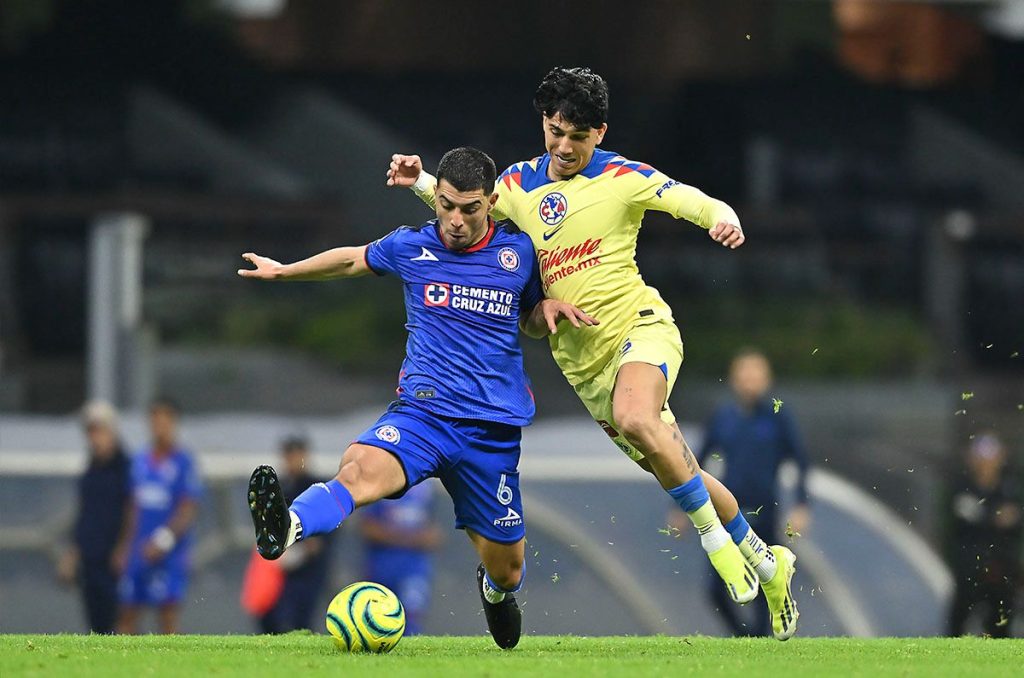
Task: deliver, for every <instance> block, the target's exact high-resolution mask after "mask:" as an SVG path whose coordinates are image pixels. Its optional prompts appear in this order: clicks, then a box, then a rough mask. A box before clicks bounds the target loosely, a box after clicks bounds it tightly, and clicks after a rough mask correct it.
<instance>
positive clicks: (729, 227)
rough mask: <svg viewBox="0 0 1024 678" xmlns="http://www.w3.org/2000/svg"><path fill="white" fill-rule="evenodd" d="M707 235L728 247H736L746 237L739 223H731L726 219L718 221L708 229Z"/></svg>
mask: <svg viewBox="0 0 1024 678" xmlns="http://www.w3.org/2000/svg"><path fill="white" fill-rule="evenodd" d="M708 235H710V236H711V239H712V240H714V241H715V242H720V243H722V245H723V246H725V247H728V248H730V249H736V248H737V247H739V246H740V245H742V244H743V242H744V241H745V240H746V239H747V238H746V236H744V235H743V229H742V228H740V225H739V224H731V223H729V222H728V221H719V222H718V224H716V225H715V227H714V228H712V229H711V230H710V231H708Z"/></svg>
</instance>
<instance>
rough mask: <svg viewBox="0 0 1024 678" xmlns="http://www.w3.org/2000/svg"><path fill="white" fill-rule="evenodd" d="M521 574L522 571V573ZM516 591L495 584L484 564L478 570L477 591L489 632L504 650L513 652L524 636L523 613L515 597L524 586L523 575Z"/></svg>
mask: <svg viewBox="0 0 1024 678" xmlns="http://www.w3.org/2000/svg"><path fill="white" fill-rule="evenodd" d="M520 572H521V571H520ZM516 579H517V583H516V586H515V587H514V589H506V588H504V587H502V586H501V585H499V584H497V583H495V581H494V580H493V579H491V577H490V576H489V575H488V573H487V571H486V570H485V569H484V566H483V563H481V564H480V565H479V566H477V568H476V589H477V591H478V592H479V593H480V603H481V604H482V605H483V607H484V617H485V618H486V619H487V630H488V631H490V632H491V638H493V639H494V642H495V643H496V644H497V646H498V647H500V648H501V649H503V650H511V649H512V648H514V647H515V646H516V645H518V644H519V638H520V637H521V636H522V634H523V613H522V611H521V610H520V609H519V603H517V602H516V597H515V595H514V593H515V591H518V590H519V588H520V587H521V586H522V574H521V573H520V575H519V576H518V577H516Z"/></svg>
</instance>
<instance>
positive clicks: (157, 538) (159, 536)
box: [151, 525, 178, 553]
mask: <svg viewBox="0 0 1024 678" xmlns="http://www.w3.org/2000/svg"><path fill="white" fill-rule="evenodd" d="M151 540H152V542H153V545H154V546H156V547H157V548H158V549H160V550H161V551H163V552H164V553H167V552H168V551H170V550H171V549H173V548H174V545H175V544H176V543H178V538H177V537H175V536H174V531H173V530H172V529H171V528H169V527H167V526H166V525H161V526H160V527H158V528H157V529H156V531H155V532H153V536H152V537H151Z"/></svg>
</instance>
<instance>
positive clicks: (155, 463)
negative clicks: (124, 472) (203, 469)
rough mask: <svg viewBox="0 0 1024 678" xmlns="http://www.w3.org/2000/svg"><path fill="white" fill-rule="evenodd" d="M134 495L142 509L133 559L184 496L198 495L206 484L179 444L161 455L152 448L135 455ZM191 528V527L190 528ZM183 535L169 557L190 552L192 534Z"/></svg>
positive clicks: (133, 549) (138, 509)
mask: <svg viewBox="0 0 1024 678" xmlns="http://www.w3.org/2000/svg"><path fill="white" fill-rule="evenodd" d="M131 483H132V488H131V489H132V497H133V500H134V503H135V508H136V510H137V511H138V515H137V521H138V522H137V523H136V526H135V534H134V538H133V540H132V554H131V555H132V559H133V560H136V559H139V558H140V557H141V549H142V545H143V544H144V543H146V541H147V540H149V538H150V537H152V536H153V532H155V531H156V529H157V528H159V527H160V526H162V525H166V524H167V523H168V521H169V520H170V519H171V516H173V515H174V512H175V511H176V510H177V509H178V506H179V505H180V504H181V502H182V501H183V500H186V499H198V498H199V497H200V496H201V495H202V491H203V490H202V484H201V482H200V480H199V474H198V473H197V471H196V465H195V462H194V461H193V460H192V455H191V454H189V453H188V452H187V451H186V450H184V449H182V448H180V447H176V448H174V449H173V450H171V453H170V454H168V455H167V456H163V457H158V456H156V455H155V454H154V453H153V451H152V450H151V449H147V450H144V451H142V452H140V453H139V454H137V455H135V457H134V458H133V459H132V470H131ZM190 532H191V531H190ZM190 532H189V533H186V534H184V535H182V536H181V538H180V539H179V540H178V543H177V544H176V545H175V547H174V549H173V550H172V551H171V553H169V554H168V560H171V561H174V560H177V559H179V558H183V557H186V556H187V555H188V549H189V545H190V543H191V534H190Z"/></svg>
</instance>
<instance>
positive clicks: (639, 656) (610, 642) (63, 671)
mask: <svg viewBox="0 0 1024 678" xmlns="http://www.w3.org/2000/svg"><path fill="white" fill-rule="evenodd" d="M1022 664H1024V641H1022V640H989V639H982V638H959V639H947V638H925V639H921V638H909V639H889V638H886V639H876V640H859V639H849V638H806V639H804V638H795V639H793V640H791V641H789V642H787V643H779V642H776V641H774V640H771V639H760V638H759V639H722V638H706V637H702V636H697V637H689V638H668V637H629V638H626V637H610V638H577V637H573V636H561V637H555V636H536V637H530V636H527V637H525V638H524V639H523V641H522V643H521V644H520V646H519V647H518V648H517V649H515V650H513V651H511V652H502V651H500V650H498V649H497V648H495V647H494V645H493V644H492V643H491V641H490V639H489V638H484V637H476V638H461V637H443V636H441V637H439V636H433V637H420V638H408V639H405V640H403V641H402V642H401V643H400V644H399V646H398V648H397V649H396V650H395V651H394V652H392V653H391V654H390V655H379V656H378V655H345V654H341V653H339V652H337V651H336V650H335V649H334V646H333V644H332V643H331V641H330V640H329V639H328V637H326V636H316V635H312V634H308V633H306V634H289V635H286V636H276V637H274V636H177V637H161V636H138V637H124V636H112V637H111V636H69V635H61V636H42V635H37V636H29V635H24V636H20V635H19V636H13V635H9V636H0V676H4V678H14V677H15V676H44V675H45V676H53V675H62V676H63V675H69V676H133V677H134V676H184V675H187V676H235V675H237V676H247V677H248V678H252V677H253V676H270V675H274V676H286V677H288V678H292V677H294V678H305V677H306V676H315V675H325V676H326V675H330V676H344V675H349V676H353V675H354V676H368V677H372V676H374V675H377V673H379V675H380V676H382V677H385V676H386V677H387V678H391V677H393V676H446V677H449V676H516V677H518V676H558V677H559V678H568V677H569V676H580V675H587V676H660V675H664V676H670V675H671V676H677V675H679V674H680V673H699V674H701V675H702V676H764V675H772V676H787V675H790V676H833V675H837V676H872V677H875V676H985V677H986V678H990V677H994V676H1011V675H1017V676H1019V675H1021V670H1022Z"/></svg>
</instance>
